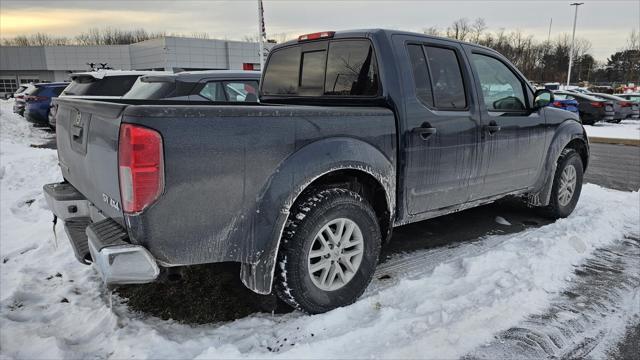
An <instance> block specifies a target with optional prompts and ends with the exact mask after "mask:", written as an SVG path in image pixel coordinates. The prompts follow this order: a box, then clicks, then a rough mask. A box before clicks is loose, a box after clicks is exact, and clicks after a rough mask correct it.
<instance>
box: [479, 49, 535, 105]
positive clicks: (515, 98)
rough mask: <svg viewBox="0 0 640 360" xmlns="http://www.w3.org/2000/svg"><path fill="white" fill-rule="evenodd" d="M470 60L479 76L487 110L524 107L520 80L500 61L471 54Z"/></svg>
mask: <svg viewBox="0 0 640 360" xmlns="http://www.w3.org/2000/svg"><path fill="white" fill-rule="evenodd" d="M472 62H473V66H474V68H475V71H476V74H478V77H479V78H480V86H481V87H482V94H483V98H484V104H485V106H486V107H487V110H488V111H497V112H504V111H523V110H525V109H526V105H525V104H526V102H525V96H524V85H523V83H522V81H521V80H520V79H519V78H518V77H517V76H516V74H514V73H513V71H511V69H509V68H508V67H507V65H505V64H504V63H503V62H502V61H500V60H498V59H495V58H493V57H490V56H486V55H481V54H473V55H472Z"/></svg>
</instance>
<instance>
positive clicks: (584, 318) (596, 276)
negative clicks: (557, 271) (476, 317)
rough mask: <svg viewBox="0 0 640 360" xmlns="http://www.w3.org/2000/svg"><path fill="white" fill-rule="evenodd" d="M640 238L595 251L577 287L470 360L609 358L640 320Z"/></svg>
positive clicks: (577, 278) (581, 269)
mask: <svg viewBox="0 0 640 360" xmlns="http://www.w3.org/2000/svg"><path fill="white" fill-rule="evenodd" d="M639 269H640V236H639V235H638V234H633V235H629V236H627V237H626V238H625V239H624V241H621V242H616V243H613V244H611V245H609V246H606V247H603V248H600V249H597V250H596V251H595V252H594V253H593V256H592V257H591V258H589V259H588V260H587V261H586V262H585V263H584V264H583V265H581V266H579V267H578V268H576V270H575V278H574V286H572V287H571V288H570V289H568V290H566V291H564V292H563V293H562V294H561V295H560V296H558V297H557V298H556V299H555V300H554V301H552V304H551V306H550V307H549V309H548V310H547V311H546V312H544V313H542V314H535V315H531V316H530V317H529V318H528V319H526V320H525V321H523V322H522V323H521V324H519V325H518V326H515V327H512V328H510V329H508V330H506V331H504V332H502V333H500V334H499V335H497V336H496V338H495V340H494V341H492V342H491V343H489V344H487V345H486V346H483V347H481V348H478V349H476V350H475V351H473V352H471V353H470V354H469V355H468V356H466V357H465V358H466V359H519V358H528V359H532V358H537V359H540V358H558V359H574V358H594V359H600V358H607V357H610V356H611V355H613V354H611V353H610V352H609V349H611V348H612V347H613V345H615V343H616V342H617V341H618V340H619V339H620V338H621V337H623V336H624V333H625V330H626V329H625V327H626V325H628V324H629V322H637V321H638V319H639V318H640V271H639Z"/></svg>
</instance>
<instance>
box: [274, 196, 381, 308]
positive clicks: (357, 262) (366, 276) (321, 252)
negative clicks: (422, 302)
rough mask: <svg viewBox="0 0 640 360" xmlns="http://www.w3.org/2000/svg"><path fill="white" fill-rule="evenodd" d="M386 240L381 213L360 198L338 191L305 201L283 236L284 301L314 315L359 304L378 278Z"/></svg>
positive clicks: (279, 288)
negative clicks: (382, 234)
mask: <svg viewBox="0 0 640 360" xmlns="http://www.w3.org/2000/svg"><path fill="white" fill-rule="evenodd" d="M381 238H382V236H381V234H380V227H379V225H378V221H377V218H376V214H375V212H374V211H373V209H372V208H371V205H369V203H368V202H367V201H366V200H365V199H363V198H362V197H361V196H360V195H359V194H358V193H356V192H353V191H350V190H346V189H341V188H333V189H326V190H318V191H315V192H310V193H308V194H306V195H304V198H303V200H302V201H300V202H299V203H297V204H296V206H295V207H294V208H293V209H292V213H291V215H290V217H289V219H288V221H287V225H286V227H285V230H284V233H283V236H282V243H281V246H280V251H279V253H278V265H277V268H276V275H277V277H276V284H275V285H276V287H275V288H276V293H277V295H278V297H280V298H281V299H282V300H283V301H284V302H286V303H287V304H289V305H291V306H293V307H295V308H297V309H299V310H301V311H304V312H307V313H311V314H317V313H322V312H326V311H329V310H332V309H335V308H337V307H341V306H345V305H349V304H351V303H353V302H355V301H356V300H357V299H358V297H360V295H362V293H363V292H364V290H365V289H366V287H367V285H369V282H370V281H371V278H372V277H373V273H374V271H375V268H376V265H377V262H378V254H379V252H380V244H381Z"/></svg>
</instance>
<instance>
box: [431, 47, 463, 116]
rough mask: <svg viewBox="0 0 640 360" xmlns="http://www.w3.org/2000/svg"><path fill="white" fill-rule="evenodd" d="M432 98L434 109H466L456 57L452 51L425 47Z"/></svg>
mask: <svg viewBox="0 0 640 360" xmlns="http://www.w3.org/2000/svg"><path fill="white" fill-rule="evenodd" d="M425 50H426V53H427V59H428V62H429V69H430V70H431V73H430V75H431V83H432V84H433V85H432V86H433V97H434V102H435V106H436V108H440V109H464V108H466V107H467V97H466V95H465V89H464V83H463V81H462V73H461V71H460V63H459V62H458V56H457V55H456V52H455V51H454V50H452V49H445V48H440V47H435V46H426V47H425Z"/></svg>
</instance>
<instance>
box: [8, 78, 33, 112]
mask: <svg viewBox="0 0 640 360" xmlns="http://www.w3.org/2000/svg"><path fill="white" fill-rule="evenodd" d="M35 88H36V87H35V86H34V85H33V84H20V87H18V89H17V90H16V92H15V93H13V97H14V99H15V102H14V103H13V112H14V113H16V114H19V115H22V114H24V106H25V101H24V97H25V95H29V93H30V92H31V91H33V90H35Z"/></svg>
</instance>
